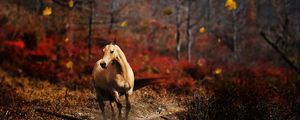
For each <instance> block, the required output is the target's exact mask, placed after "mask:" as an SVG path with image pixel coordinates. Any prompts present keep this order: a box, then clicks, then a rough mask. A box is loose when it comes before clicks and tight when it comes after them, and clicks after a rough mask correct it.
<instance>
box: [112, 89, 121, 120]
mask: <svg viewBox="0 0 300 120" xmlns="http://www.w3.org/2000/svg"><path fill="white" fill-rule="evenodd" d="M113 96H114V100H115V102H116V103H117V107H118V110H119V119H121V118H122V103H121V100H120V97H119V92H118V91H116V90H114V91H113Z"/></svg>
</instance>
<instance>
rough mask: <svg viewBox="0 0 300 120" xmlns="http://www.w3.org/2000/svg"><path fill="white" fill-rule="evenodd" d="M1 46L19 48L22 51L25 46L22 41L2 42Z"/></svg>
mask: <svg viewBox="0 0 300 120" xmlns="http://www.w3.org/2000/svg"><path fill="white" fill-rule="evenodd" d="M2 44H3V45H4V46H8V47H14V48H19V49H24V47H25V44H24V42H23V41H22V40H16V41H4V42H3V43H2Z"/></svg>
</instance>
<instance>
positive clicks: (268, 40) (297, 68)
mask: <svg viewBox="0 0 300 120" xmlns="http://www.w3.org/2000/svg"><path fill="white" fill-rule="evenodd" d="M260 34H261V36H262V37H263V38H264V40H265V41H266V42H267V43H268V44H269V45H271V47H272V48H273V49H274V50H276V52H278V53H279V54H280V56H281V57H282V58H283V60H284V61H285V62H287V63H288V65H289V66H290V67H292V68H293V69H294V70H296V71H297V72H298V73H299V74H300V68H299V67H298V66H296V65H295V64H294V63H293V62H292V61H291V60H290V59H289V58H288V56H286V55H285V54H284V52H282V51H281V50H280V49H279V47H278V46H277V45H276V44H274V43H273V42H271V39H270V38H269V37H267V35H266V34H265V33H264V32H261V33H260Z"/></svg>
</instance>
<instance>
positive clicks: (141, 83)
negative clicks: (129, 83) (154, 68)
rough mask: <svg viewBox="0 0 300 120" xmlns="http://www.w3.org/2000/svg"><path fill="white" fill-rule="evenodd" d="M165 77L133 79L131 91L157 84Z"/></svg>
mask: <svg viewBox="0 0 300 120" xmlns="http://www.w3.org/2000/svg"><path fill="white" fill-rule="evenodd" d="M165 78H166V77H156V78H135V81H134V88H133V91H135V90H138V89H141V88H143V87H146V86H148V85H152V84H156V83H159V82H160V80H161V79H165Z"/></svg>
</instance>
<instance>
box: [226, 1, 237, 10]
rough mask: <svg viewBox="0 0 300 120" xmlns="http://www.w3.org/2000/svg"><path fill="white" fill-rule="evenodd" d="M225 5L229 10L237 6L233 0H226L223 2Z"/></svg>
mask: <svg viewBox="0 0 300 120" xmlns="http://www.w3.org/2000/svg"><path fill="white" fill-rule="evenodd" d="M225 7H226V8H227V9H228V10H229V11H232V10H236V9H237V6H236V2H235V1H234V0H227V1H226V3H225Z"/></svg>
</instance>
